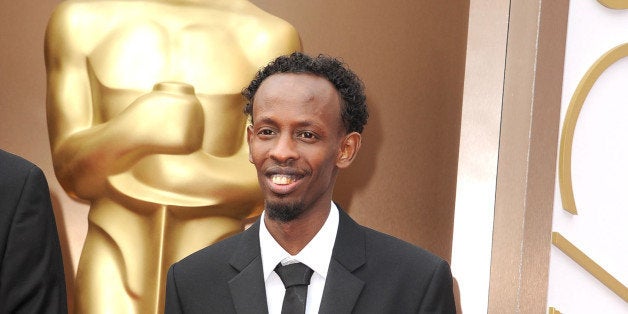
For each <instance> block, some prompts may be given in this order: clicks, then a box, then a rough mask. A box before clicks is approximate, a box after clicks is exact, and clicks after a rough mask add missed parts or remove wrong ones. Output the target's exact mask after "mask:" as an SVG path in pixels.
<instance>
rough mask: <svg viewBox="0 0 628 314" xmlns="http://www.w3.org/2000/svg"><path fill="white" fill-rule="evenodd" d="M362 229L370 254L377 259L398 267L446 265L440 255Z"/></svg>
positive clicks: (368, 229) (397, 239) (375, 231)
mask: <svg viewBox="0 0 628 314" xmlns="http://www.w3.org/2000/svg"><path fill="white" fill-rule="evenodd" d="M361 228H363V230H364V232H365V237H366V249H367V250H368V254H369V255H370V256H372V257H374V258H376V259H379V260H390V261H394V262H395V264H397V265H401V264H410V265H414V264H416V265H421V266H423V267H425V266H428V267H429V266H431V267H438V266H439V265H440V264H442V263H446V261H445V260H444V259H442V258H441V257H439V256H438V255H436V254H434V253H432V252H430V251H428V250H426V249H424V248H422V247H420V246H417V245H414V244H412V243H409V242H407V241H404V240H401V239H399V238H396V237H394V236H391V235H389V234H386V233H383V232H380V231H377V230H374V229H371V228H368V227H365V226H361Z"/></svg>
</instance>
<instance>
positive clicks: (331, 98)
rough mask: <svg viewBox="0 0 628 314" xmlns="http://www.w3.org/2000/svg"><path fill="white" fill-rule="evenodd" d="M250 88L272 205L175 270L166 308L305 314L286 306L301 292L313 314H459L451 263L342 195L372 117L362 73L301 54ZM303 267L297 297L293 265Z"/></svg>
mask: <svg viewBox="0 0 628 314" xmlns="http://www.w3.org/2000/svg"><path fill="white" fill-rule="evenodd" d="M243 94H244V96H245V97H246V98H247V100H248V104H247V106H246V108H245V112H246V113H247V114H248V115H249V117H250V122H251V125H250V126H249V127H248V130H247V139H248V143H249V160H250V161H251V162H252V163H253V164H254V165H255V168H256V170H257V176H258V181H259V184H260V187H261V190H262V193H263V194H264V201H265V203H264V212H263V214H262V216H261V218H260V220H259V221H257V222H256V223H255V224H253V225H252V226H251V227H250V228H249V229H247V230H246V231H244V232H243V233H241V234H238V235H236V236H233V237H231V238H228V239H226V240H224V241H222V242H219V243H217V244H215V245H212V246H209V247H207V248H205V249H203V250H201V251H199V252H197V253H195V254H193V255H191V256H189V257H187V258H185V259H183V260H182V261H180V262H178V263H175V264H174V265H172V266H171V267H170V270H169V272H168V279H167V286H166V313H208V312H209V313H266V312H269V313H280V312H282V313H296V312H291V311H287V310H286V307H287V306H292V304H291V303H290V301H289V299H290V297H292V296H294V295H296V296H297V297H296V299H300V300H301V302H302V303H303V304H301V306H303V305H305V311H306V313H454V312H455V306H454V299H453V291H452V278H451V272H450V270H449V266H448V264H447V263H446V262H445V261H443V260H442V259H440V258H438V257H436V256H434V255H432V254H431V253H428V252H427V251H425V250H423V249H420V248H418V247H415V246H413V245H411V244H408V243H405V242H403V241H401V240H398V239H395V238H393V237H390V236H388V235H385V234H382V233H379V232H377V231H374V230H371V229H368V228H365V227H362V226H360V225H358V224H357V223H356V222H354V221H353V220H352V219H351V218H350V217H349V216H348V215H347V214H346V213H344V212H343V211H342V210H340V209H338V208H337V206H336V205H335V204H334V203H333V202H332V192H333V188H334V183H335V181H336V177H337V175H338V171H339V170H340V169H344V168H346V167H348V166H349V165H350V164H351V163H352V161H353V160H354V159H355V157H356V155H357V152H358V150H359V149H360V144H361V132H362V130H363V126H364V125H365V124H366V120H367V118H368V113H367V110H366V104H365V96H364V93H363V86H362V83H361V82H360V80H359V79H358V77H357V76H356V75H355V74H354V73H353V72H351V71H350V70H348V69H347V68H345V66H344V65H343V64H342V63H341V62H340V61H338V60H336V59H333V58H329V57H325V56H319V57H317V58H310V57H308V56H306V55H303V54H301V53H293V54H292V55H290V56H283V57H279V58H277V59H276V60H275V61H273V62H271V63H270V64H269V65H268V66H267V67H266V68H264V69H262V70H261V71H259V72H258V74H257V76H256V77H255V79H254V80H253V81H252V82H251V84H250V85H249V86H248V87H247V88H246V89H245V90H244V92H243ZM303 264H304V265H306V266H307V267H305V269H306V272H304V273H303V274H304V275H301V277H306V280H305V281H304V282H303V283H299V284H297V285H303V286H305V287H306V289H307V290H306V292H305V294H303V295H301V297H298V296H299V293H300V292H296V293H293V292H292V291H290V290H292V289H293V288H292V285H291V284H289V283H286V284H283V282H284V281H287V280H286V279H284V275H283V274H284V273H285V271H284V269H288V268H287V267H291V266H290V265H293V266H294V265H299V266H298V267H299V268H303V267H304V266H301V265H303ZM284 267H286V268H284ZM293 268H295V267H293ZM290 269H292V268H290ZM279 274H281V277H280V275H279ZM310 276H311V277H310ZM307 278H309V286H308V280H307ZM284 286H285V287H287V288H285V287H284ZM289 291H290V292H289ZM284 294H286V295H288V297H286V298H285V299H284ZM282 299H283V301H282ZM282 307H284V308H283V310H282ZM300 313H303V310H302V309H301V310H300Z"/></svg>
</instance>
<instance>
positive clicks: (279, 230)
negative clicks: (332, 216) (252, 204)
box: [264, 203, 330, 255]
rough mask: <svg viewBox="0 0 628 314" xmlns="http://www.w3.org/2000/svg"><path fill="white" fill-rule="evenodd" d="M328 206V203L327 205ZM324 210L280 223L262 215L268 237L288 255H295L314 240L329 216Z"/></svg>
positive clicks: (327, 210)
mask: <svg viewBox="0 0 628 314" xmlns="http://www.w3.org/2000/svg"><path fill="white" fill-rule="evenodd" d="M328 204H329V203H328ZM329 210H330V208H329V205H328V206H327V208H325V209H321V210H314V211H307V212H304V213H303V214H302V215H301V216H299V217H298V218H296V219H294V220H291V221H288V222H282V221H278V220H273V219H270V218H268V215H264V224H266V228H268V232H269V233H270V235H271V236H272V237H273V238H274V239H275V241H277V243H278V244H279V245H280V246H281V247H282V248H283V249H284V250H286V252H288V253H290V255H296V254H298V253H299V252H301V250H302V249H303V248H304V247H305V246H306V245H307V244H308V243H310V241H311V240H312V239H313V238H314V236H315V235H316V234H317V233H318V231H319V230H321V228H322V227H323V225H324V224H325V221H326V220H327V217H328V216H329Z"/></svg>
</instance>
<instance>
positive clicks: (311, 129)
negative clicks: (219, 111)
mask: <svg viewBox="0 0 628 314" xmlns="http://www.w3.org/2000/svg"><path fill="white" fill-rule="evenodd" d="M340 100H341V99H340V95H339V93H338V91H337V90H336V89H335V88H334V86H333V85H332V84H331V83H330V82H329V81H327V80H326V79H324V78H321V77H318V76H315V75H311V74H293V73H281V74H274V75H272V76H270V77H268V78H266V79H265V80H264V82H262V85H261V86H260V87H259V89H258V90H257V92H256V94H255V98H254V102H253V117H252V118H253V119H252V121H253V125H252V126H250V127H249V128H248V130H247V133H248V134H247V135H248V137H247V138H248V142H249V160H250V161H251V162H252V163H253V164H254V165H255V168H256V169H257V177H258V180H259V184H260V187H261V189H262V192H263V194H264V198H265V204H266V212H267V214H268V216H269V218H271V219H275V220H280V221H290V220H293V219H294V218H297V217H299V216H300V215H301V214H302V213H304V212H307V211H309V210H312V209H316V208H321V209H322V208H327V209H328V208H329V203H330V201H331V196H332V192H333V187H334V182H335V179H336V173H337V171H338V168H342V167H345V166H348V164H347V165H345V164H344V163H343V162H342V157H343V155H345V154H346V153H345V154H343V150H344V147H345V146H346V144H345V142H346V132H345V130H344V128H343V127H342V121H341V118H340ZM358 137H359V135H358Z"/></svg>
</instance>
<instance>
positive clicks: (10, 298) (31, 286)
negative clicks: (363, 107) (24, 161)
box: [0, 166, 67, 313]
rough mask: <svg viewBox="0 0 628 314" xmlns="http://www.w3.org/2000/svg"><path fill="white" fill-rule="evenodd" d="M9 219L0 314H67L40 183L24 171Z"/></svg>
mask: <svg viewBox="0 0 628 314" xmlns="http://www.w3.org/2000/svg"><path fill="white" fill-rule="evenodd" d="M23 182H24V185H23V186H22V187H21V192H20V195H19V197H18V202H17V205H16V208H15V211H14V215H13V216H12V217H10V219H11V221H10V223H9V232H8V237H7V239H6V249H5V252H4V255H3V256H4V257H3V259H2V261H1V263H2V264H1V269H0V312H2V313H67V299H66V286H65V278H64V272H63V260H62V257H61V246H60V244H59V236H58V233H57V227H56V223H55V218H54V213H53V210H52V204H51V201H50V192H49V190H48V183H47V182H46V178H45V176H44V174H43V172H42V171H41V169H39V168H38V167H36V166H33V167H31V168H30V170H29V171H28V173H27V175H26V180H25V181H23Z"/></svg>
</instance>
